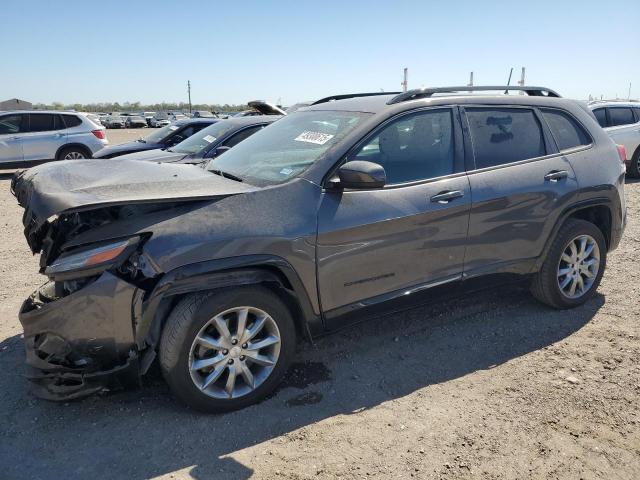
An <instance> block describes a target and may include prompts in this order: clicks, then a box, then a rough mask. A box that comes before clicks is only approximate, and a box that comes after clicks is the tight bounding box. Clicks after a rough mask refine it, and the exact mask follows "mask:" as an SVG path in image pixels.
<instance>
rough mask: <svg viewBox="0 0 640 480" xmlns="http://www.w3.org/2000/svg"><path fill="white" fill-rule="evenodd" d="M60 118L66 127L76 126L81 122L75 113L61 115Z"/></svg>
mask: <svg viewBox="0 0 640 480" xmlns="http://www.w3.org/2000/svg"><path fill="white" fill-rule="evenodd" d="M62 119H63V120H64V124H65V126H66V127H67V128H71V127H77V126H78V125H80V124H81V123H82V120H80V119H79V118H78V117H77V116H75V115H62Z"/></svg>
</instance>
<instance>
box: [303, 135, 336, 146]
mask: <svg viewBox="0 0 640 480" xmlns="http://www.w3.org/2000/svg"><path fill="white" fill-rule="evenodd" d="M332 138H333V135H329V134H327V133H320V132H302V133H301V134H300V135H298V136H297V137H296V138H294V140H295V141H296V142H307V143H315V144H317V145H324V144H325V143H327V142H328V141H329V140H331V139H332Z"/></svg>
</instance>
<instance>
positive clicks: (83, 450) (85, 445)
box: [0, 130, 640, 480]
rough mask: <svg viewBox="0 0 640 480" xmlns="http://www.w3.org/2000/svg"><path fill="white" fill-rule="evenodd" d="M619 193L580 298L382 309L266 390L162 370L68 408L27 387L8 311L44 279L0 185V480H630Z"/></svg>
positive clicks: (631, 370) (635, 436)
mask: <svg viewBox="0 0 640 480" xmlns="http://www.w3.org/2000/svg"><path fill="white" fill-rule="evenodd" d="M142 133H143V134H144V133H147V130H144V131H143V132H142ZM123 134H124V132H116V131H113V133H112V131H109V136H110V137H111V138H113V137H114V136H116V135H123ZM139 134H140V131H136V132H135V135H134V138H136V137H137V136H138V135H139ZM122 140H124V138H123V139H122ZM122 140H120V141H122ZM627 201H628V207H629V212H628V216H629V218H630V221H629V225H628V227H627V230H626V233H625V237H624V239H623V241H622V244H621V246H620V248H619V249H618V250H616V251H615V252H613V253H612V254H611V256H610V257H609V264H608V268H607V272H606V274H605V276H604V280H603V282H602V285H601V287H600V290H599V295H598V296H597V297H595V298H594V299H593V300H591V301H590V302H588V303H587V304H586V305H584V306H583V307H580V308H577V309H575V310H571V311H563V312H558V311H553V310H550V309H548V308H545V307H544V306H541V305H540V304H538V303H536V302H535V301H533V300H532V299H531V297H530V296H529V295H528V293H527V292H526V290H524V289H522V288H519V287H516V286H514V287H508V288H502V289H499V290H493V291H490V292H484V293H479V294H475V295H472V296H469V297H467V298H465V299H461V300H456V301H448V302H446V303H442V304H439V305H431V306H424V307H420V308H416V309H414V310H411V311H408V312H404V313H400V314H395V315H390V316H387V317H385V318H383V319H381V320H378V321H375V322H369V323H368V324H365V325H364V326H361V327H358V328H351V329H349V330H346V331H343V332H341V333H338V334H335V335H333V336H330V337H326V338H323V339H321V340H319V341H318V342H317V343H316V344H315V345H309V344H302V345H300V347H299V352H298V359H299V361H300V363H299V364H297V366H296V368H295V369H294V371H293V375H292V376H291V379H290V380H289V381H288V383H287V385H285V387H283V388H282V389H280V390H279V391H278V392H277V393H276V394H275V395H274V396H272V397H271V398H270V399H268V400H266V401H264V402H263V403H261V404H259V405H255V406H252V407H250V408H247V409H245V410H243V411H240V412H235V413H231V414H226V415H209V416H207V415H201V414H198V413H195V412H192V411H189V410H187V409H185V408H184V407H183V406H182V405H181V404H179V403H177V402H176V401H175V400H174V399H173V398H172V397H171V395H170V394H169V392H168V389H167V387H166V385H165V384H164V383H163V381H162V380H161V379H160V378H159V377H158V376H157V374H156V375H155V376H154V375H152V376H151V377H150V378H148V379H146V380H145V384H144V386H143V388H142V389H140V390H137V391H125V392H113V393H109V394H104V395H99V396H94V397H91V398H88V399H85V400H81V401H75V402H69V403H49V402H46V401H42V400H38V399H36V398H34V397H33V396H31V395H30V393H29V390H28V385H27V381H26V380H25V379H24V378H22V376H21V374H22V372H23V371H24V370H23V366H22V364H23V357H24V350H23V347H22V341H21V338H20V333H21V329H20V325H19V323H18V319H17V314H16V312H17V310H18V308H19V306H20V303H21V301H22V300H23V298H24V297H26V296H27V295H28V294H30V293H31V291H32V290H34V289H35V288H36V287H37V286H38V285H39V284H40V283H42V281H43V278H42V277H41V276H40V275H38V274H37V273H36V270H37V258H35V257H33V256H31V255H30V253H29V251H28V249H27V246H26V244H25V240H24V238H23V236H22V226H21V223H20V218H21V214H22V211H21V210H20V209H19V208H18V206H17V205H16V202H15V200H14V198H13V197H12V196H11V194H10V193H9V177H8V176H6V175H5V176H3V177H0V207H1V209H0V215H1V217H0V221H1V224H2V226H3V228H2V230H1V232H0V235H1V236H0V259H1V260H2V261H1V266H0V298H1V302H0V424H1V425H2V428H1V429H0V469H1V472H2V473H0V477H2V478H4V479H14V478H16V479H18V478H30V479H39V478H42V479H52V478H54V479H57V478H65V479H73V478H92V477H93V478H133V479H138V478H139V479H142V478H154V477H159V478H196V479H211V478H216V479H227V478H232V479H236V478H238V479H244V478H249V477H251V478H258V479H274V478H291V479H307V478H320V479H329V478H331V479H333V478H337V477H340V478H345V479H355V478H385V479H386V478H411V477H414V478H446V479H449V478H451V479H457V478H482V479H512V478H536V479H549V478H558V479H596V478H601V479H630V480H631V479H638V478H640V402H639V401H638V400H639V395H640V363H639V361H640V327H639V320H640V306H639V304H638V297H639V293H640V292H639V287H638V284H639V283H640V282H639V280H640V268H638V264H637V263H636V255H637V251H638V248H639V247H640V227H639V224H638V221H637V218H638V215H640V183H632V182H629V183H628V184H627Z"/></svg>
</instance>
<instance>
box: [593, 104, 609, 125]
mask: <svg viewBox="0 0 640 480" xmlns="http://www.w3.org/2000/svg"><path fill="white" fill-rule="evenodd" d="M593 114H594V115H595V116H596V120H598V123H599V124H600V126H601V127H606V126H607V111H606V110H605V109H604V108H596V109H595V110H594V111H593Z"/></svg>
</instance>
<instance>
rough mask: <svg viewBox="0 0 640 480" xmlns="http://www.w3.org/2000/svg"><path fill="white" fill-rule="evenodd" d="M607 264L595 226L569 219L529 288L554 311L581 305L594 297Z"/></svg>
mask: <svg viewBox="0 0 640 480" xmlns="http://www.w3.org/2000/svg"><path fill="white" fill-rule="evenodd" d="M606 262H607V245H606V243H605V239H604V236H603V235H602V232H601V231H600V229H599V228H598V227H596V226H595V225H594V224H593V223H591V222H587V221H585V220H578V219H574V218H572V219H569V220H568V221H567V222H566V223H565V224H564V225H563V226H562V227H561V228H560V231H559V232H558V234H557V235H556V238H555V239H554V241H553V243H552V245H551V247H550V248H549V251H548V253H547V258H546V259H545V261H544V263H543V264H542V268H541V269H540V271H539V272H538V273H537V274H536V276H535V277H534V279H533V282H532V285H531V291H532V293H533V295H534V296H535V297H536V298H537V299H538V300H540V301H541V302H543V303H546V304H547V305H549V306H552V307H554V308H561V309H562V308H572V307H576V306H578V305H582V304H583V303H585V302H586V301H587V300H589V299H590V298H591V297H593V295H595V292H596V289H597V288H598V285H600V280H601V279H602V275H603V273H604V269H605V266H606Z"/></svg>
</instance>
